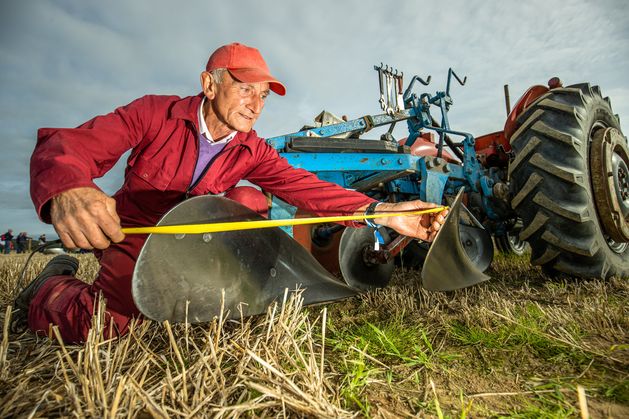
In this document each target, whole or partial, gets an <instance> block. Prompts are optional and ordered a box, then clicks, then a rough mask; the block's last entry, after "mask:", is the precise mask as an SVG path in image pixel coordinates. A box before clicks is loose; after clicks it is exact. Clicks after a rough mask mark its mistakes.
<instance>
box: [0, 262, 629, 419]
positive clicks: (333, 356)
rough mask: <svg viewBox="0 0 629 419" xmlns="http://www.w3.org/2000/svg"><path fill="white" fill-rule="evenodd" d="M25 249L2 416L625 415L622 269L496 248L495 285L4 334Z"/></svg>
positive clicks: (5, 298)
mask: <svg viewBox="0 0 629 419" xmlns="http://www.w3.org/2000/svg"><path fill="white" fill-rule="evenodd" d="M79 258H80V260H81V268H80V270H79V272H78V275H79V277H81V278H82V279H84V280H86V281H88V282H89V281H91V280H93V278H94V277H95V275H96V272H97V269H98V265H97V263H96V261H95V259H94V258H93V257H92V256H91V255H80V256H79ZM49 259H50V256H44V255H36V256H35V257H34V258H33V261H32V263H31V266H30V267H29V269H28V271H27V279H28V280H30V279H32V278H34V277H35V275H36V274H37V273H38V272H39V271H40V270H41V269H42V267H43V266H44V265H45V263H46V262H47V261H48V260H49ZM24 261H25V257H24V256H23V255H10V256H4V255H2V256H0V307H1V314H0V321H1V330H2V339H1V341H0V417H14V416H15V417H43V416H47V417H57V416H78V417H239V416H244V417H277V416H281V417H285V416H286V417H301V416H307V417H335V418H336V417H356V416H358V417H386V418H388V417H459V418H463V417H474V418H475V417H518V418H527V417H530V418H537V417H553V418H555V417H586V415H589V416H590V417H614V418H626V417H629V378H628V376H629V316H628V314H629V280H627V279H626V278H624V279H622V278H619V279H613V280H609V281H594V280H578V279H561V280H558V279H555V280H550V279H549V278H547V277H545V276H544V275H543V274H542V273H541V271H540V270H539V269H536V268H531V267H530V265H529V264H528V261H527V259H526V258H525V257H506V256H501V255H499V256H498V257H497V258H496V260H495V261H494V264H493V266H492V268H491V271H490V272H489V273H490V274H491V276H492V277H493V279H492V281H490V282H488V283H485V284H482V285H480V286H475V287H472V288H470V289H466V290H462V291H457V292H452V293H429V292H426V291H425V290H423V289H421V287H420V285H419V282H418V281H419V275H418V273H417V272H416V271H404V270H402V269H398V270H397V271H396V273H395V276H394V279H393V283H392V285H391V286H389V287H387V288H386V289H382V290H378V291H376V292H371V293H368V294H364V295H361V296H358V297H354V298H351V299H349V300H346V301H344V302H340V303H335V304H329V305H327V306H316V307H306V308H303V307H302V306H301V303H300V300H299V298H290V297H289V298H287V299H286V300H285V301H284V302H283V304H282V302H280V304H278V305H276V306H274V307H271V308H270V309H269V311H268V314H267V315H266V316H257V317H253V318H247V319H244V320H242V321H240V322H225V321H223V320H221V319H216V320H215V321H214V322H212V323H208V324H203V325H184V324H178V325H170V324H157V323H155V322H149V321H145V322H144V323H141V324H138V325H136V326H135V327H133V328H132V331H131V333H130V334H129V335H128V336H126V337H123V338H120V339H113V340H105V339H103V337H102V330H103V328H106V327H108V325H107V324H103V323H104V322H103V316H102V315H100V314H99V315H97V316H95V317H94V321H93V329H92V332H91V335H90V337H89V339H88V341H87V342H86V343H85V344H82V345H65V344H63V342H61V341H60V340H59V339H58V338H57V337H56V334H55V333H56V332H55V329H54V328H52V329H51V330H50V332H49V333H50V336H49V337H37V336H35V335H33V334H31V333H28V332H27V333H25V334H21V335H15V334H10V333H9V331H8V321H9V319H10V315H11V311H10V308H9V306H10V305H11V304H12V301H13V298H14V297H15V285H16V282H17V278H18V275H19V272H20V270H21V268H22V266H23V263H24ZM98 312H99V313H101V312H102V310H100V309H99V310H98Z"/></svg>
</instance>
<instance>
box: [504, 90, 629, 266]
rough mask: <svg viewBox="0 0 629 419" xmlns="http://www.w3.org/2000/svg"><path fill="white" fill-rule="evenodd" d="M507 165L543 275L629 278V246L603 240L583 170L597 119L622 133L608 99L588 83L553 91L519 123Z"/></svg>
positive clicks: (523, 235) (522, 235) (533, 259)
mask: <svg viewBox="0 0 629 419" xmlns="http://www.w3.org/2000/svg"><path fill="white" fill-rule="evenodd" d="M517 122H518V124H519V128H518V129H517V130H516V132H515V133H514V134H513V136H512V137H511V147H512V148H513V151H514V152H515V158H514V160H513V161H512V162H511V164H510V167H509V174H510V176H511V179H512V183H513V192H514V194H513V198H512V207H513V208H514V210H515V211H516V213H517V214H518V216H519V217H521V218H522V221H523V228H522V230H521V233H520V238H521V239H525V240H527V241H528V242H529V244H530V246H531V263H533V264H535V265H541V266H542V267H543V269H544V271H547V272H562V273H565V274H568V275H571V276H578V277H596V278H608V277H610V276H614V275H615V276H620V277H626V276H628V275H629V246H628V247H627V248H626V249H625V250H624V252H622V253H616V252H614V251H613V250H612V249H611V248H610V247H609V246H608V244H607V241H606V238H605V236H604V233H603V229H602V225H601V223H600V222H599V220H598V214H597V212H596V208H595V201H594V195H593V191H592V185H591V181H590V175H589V170H590V169H589V141H590V136H591V133H592V130H593V129H594V128H595V127H599V125H600V124H602V125H603V126H607V127H613V128H616V129H618V130H619V131H620V124H619V121H618V117H617V116H615V115H614V114H613V112H612V109H611V105H610V101H609V98H603V96H602V95H601V91H600V89H599V87H598V86H591V85H590V84H588V83H581V84H575V85H572V86H568V87H565V88H557V89H552V90H550V91H549V92H547V93H545V94H544V95H542V96H541V97H539V98H538V99H537V100H536V101H535V102H533V103H532V104H531V105H530V106H529V107H528V108H527V109H526V110H525V111H524V112H523V113H522V114H521V115H520V116H519V117H518V120H517Z"/></svg>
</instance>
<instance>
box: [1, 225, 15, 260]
mask: <svg viewBox="0 0 629 419" xmlns="http://www.w3.org/2000/svg"><path fill="white" fill-rule="evenodd" d="M2 240H4V254H5V255H8V254H9V253H11V240H13V230H11V229H9V230H8V231H7V232H6V233H4V234H3V235H2Z"/></svg>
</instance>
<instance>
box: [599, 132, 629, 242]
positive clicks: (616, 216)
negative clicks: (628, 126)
mask: <svg viewBox="0 0 629 419" xmlns="http://www.w3.org/2000/svg"><path fill="white" fill-rule="evenodd" d="M590 140H591V142H590V146H591V148H590V175H591V179H592V192H593V195H594V201H595V203H596V209H597V212H598V220H599V222H600V223H601V227H602V230H603V232H604V236H605V239H606V241H607V245H608V246H609V248H610V249H612V250H613V251H614V252H616V253H623V252H624V251H625V250H626V249H627V245H628V243H627V242H629V222H627V218H628V217H629V148H628V147H627V141H626V139H625V137H623V135H622V134H621V133H620V132H619V131H618V130H617V129H615V128H606V127H603V126H600V124H596V125H595V126H594V128H593V130H592V134H591V136H590Z"/></svg>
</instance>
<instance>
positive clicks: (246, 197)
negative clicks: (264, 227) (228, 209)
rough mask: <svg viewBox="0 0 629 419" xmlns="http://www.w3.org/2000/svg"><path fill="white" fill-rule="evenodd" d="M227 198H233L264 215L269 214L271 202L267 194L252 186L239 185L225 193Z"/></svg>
mask: <svg viewBox="0 0 629 419" xmlns="http://www.w3.org/2000/svg"><path fill="white" fill-rule="evenodd" d="M225 198H229V199H232V200H234V201H236V202H238V203H240V204H242V205H244V206H246V207H247V208H249V209H251V210H253V211H255V212H257V213H258V214H260V215H262V216H263V217H267V216H268V212H269V204H268V201H267V198H266V196H265V195H264V194H263V193H262V192H261V191H260V190H259V189H256V188H254V187H252V186H238V187H236V188H233V189H231V190H230V191H228V192H227V193H225Z"/></svg>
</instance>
